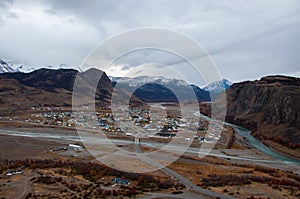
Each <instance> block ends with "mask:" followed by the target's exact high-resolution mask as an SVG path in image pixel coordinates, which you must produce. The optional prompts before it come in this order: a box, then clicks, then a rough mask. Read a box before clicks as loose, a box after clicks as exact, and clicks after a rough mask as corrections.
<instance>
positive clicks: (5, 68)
mask: <svg viewBox="0 0 300 199" xmlns="http://www.w3.org/2000/svg"><path fill="white" fill-rule="evenodd" d="M13 72H16V70H14V69H13V68H12V67H11V66H10V65H9V64H8V63H7V62H6V61H4V60H3V59H0V73H13Z"/></svg>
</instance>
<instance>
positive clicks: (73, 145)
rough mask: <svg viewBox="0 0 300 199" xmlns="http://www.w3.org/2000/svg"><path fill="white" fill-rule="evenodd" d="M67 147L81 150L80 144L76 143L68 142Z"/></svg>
mask: <svg viewBox="0 0 300 199" xmlns="http://www.w3.org/2000/svg"><path fill="white" fill-rule="evenodd" d="M68 148H70V149H73V150H74V151H82V150H83V148H82V146H80V145H77V144H69V145H68Z"/></svg>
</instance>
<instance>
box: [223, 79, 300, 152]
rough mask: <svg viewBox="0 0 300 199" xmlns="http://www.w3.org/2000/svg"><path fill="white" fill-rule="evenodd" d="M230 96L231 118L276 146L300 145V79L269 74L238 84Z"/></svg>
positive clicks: (228, 106) (290, 147) (294, 146)
mask: <svg viewBox="0 0 300 199" xmlns="http://www.w3.org/2000/svg"><path fill="white" fill-rule="evenodd" d="M226 97H227V121H229V122H231V123H235V124H238V125H241V126H243V127H246V128H248V129H251V130H252V134H253V135H254V136H255V137H257V138H259V139H260V140H262V141H263V142H265V143H266V144H269V145H271V146H272V147H274V148H278V147H279V148H280V147H286V148H287V149H299V148H300V78H295V77H287V76H267V77H263V78H261V79H260V80H257V81H246V82H241V83H236V84H233V85H232V86H231V88H230V89H228V90H227V91H226ZM217 102H218V99H217ZM219 106H224V105H222V104H219ZM280 150H284V148H283V149H280Z"/></svg>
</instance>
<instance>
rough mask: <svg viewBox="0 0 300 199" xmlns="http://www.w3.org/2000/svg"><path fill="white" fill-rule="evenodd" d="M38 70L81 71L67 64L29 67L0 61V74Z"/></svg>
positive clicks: (4, 60)
mask: <svg viewBox="0 0 300 199" xmlns="http://www.w3.org/2000/svg"><path fill="white" fill-rule="evenodd" d="M40 68H46V69H75V70H78V71H79V72H82V70H81V69H80V68H79V67H72V66H69V65H67V64H60V65H59V66H52V65H47V66H42V67H38V66H30V65H27V64H23V63H14V62H12V61H11V60H8V59H0V73H13V72H23V73H30V72H33V71H35V70H37V69H40Z"/></svg>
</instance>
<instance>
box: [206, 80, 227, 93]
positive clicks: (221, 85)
mask: <svg viewBox="0 0 300 199" xmlns="http://www.w3.org/2000/svg"><path fill="white" fill-rule="evenodd" d="M231 85H232V82H230V81H229V80H227V79H222V80H220V81H216V82H212V83H210V84H208V86H206V87H204V88H203V89H204V90H206V91H209V92H213V93H220V92H222V91H224V90H226V89H227V88H229V87H230V86H231Z"/></svg>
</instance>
